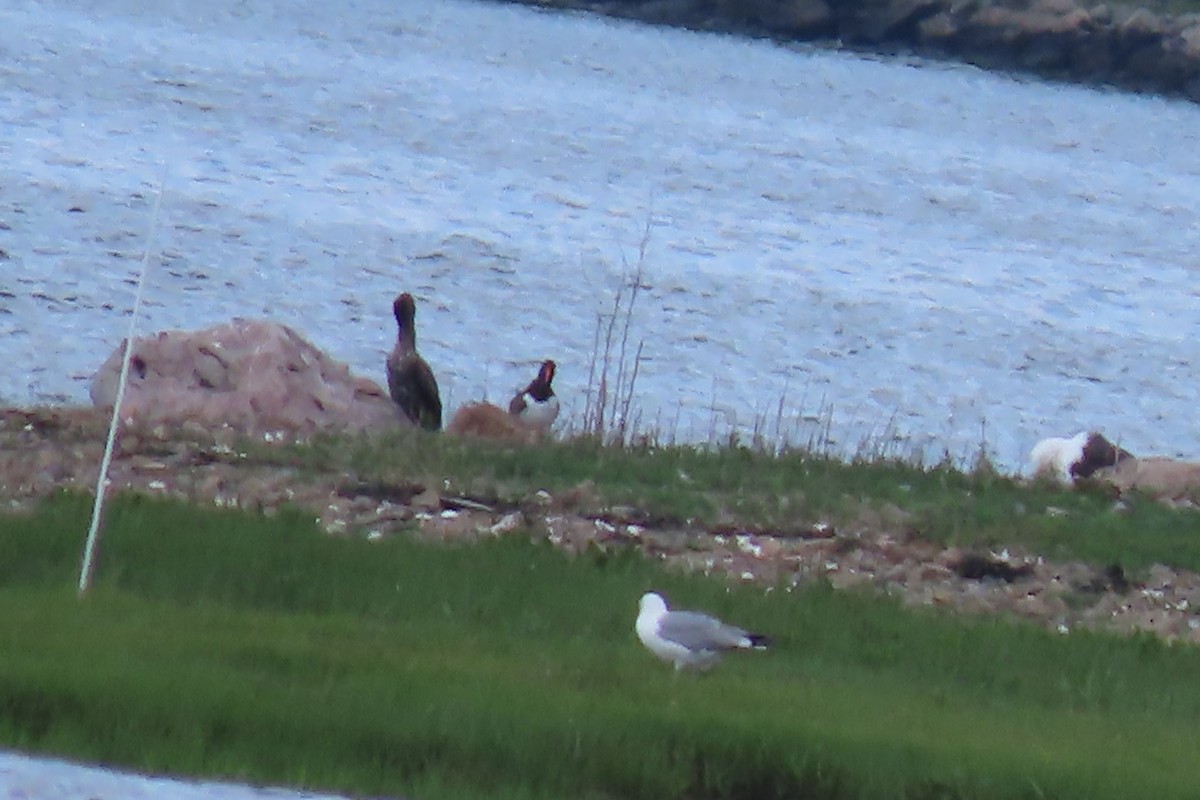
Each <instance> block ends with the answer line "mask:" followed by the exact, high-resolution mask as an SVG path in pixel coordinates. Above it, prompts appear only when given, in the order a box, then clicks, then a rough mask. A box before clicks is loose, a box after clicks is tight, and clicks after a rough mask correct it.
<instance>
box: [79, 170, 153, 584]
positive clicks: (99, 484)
mask: <svg viewBox="0 0 1200 800" xmlns="http://www.w3.org/2000/svg"><path fill="white" fill-rule="evenodd" d="M166 188H167V183H166V180H165V178H164V180H163V182H162V183H161V184H160V185H159V188H158V197H156V198H155V199H154V211H153V212H152V213H151V216H150V233H149V235H148V236H147V237H146V252H145V254H144V255H143V256H142V271H141V274H140V275H139V276H138V283H137V292H136V293H135V294H134V296H133V313H132V314H130V316H129V335H128V336H126V337H125V352H124V353H123V354H122V356H121V375H120V377H119V378H118V379H117V398H116V401H115V402H114V403H113V412H112V419H111V420H110V421H109V424H108V439H107V440H106V441H105V443H104V458H102V459H101V460H100V476H99V477H98V478H97V479H96V501H95V503H94V504H93V505H92V524H91V526H90V527H89V528H88V535H87V544H85V545H84V548H83V566H82V567H81V568H80V570H79V594H80V595H83V594H86V593H87V590H88V587H89V586H90V585H91V582H92V564H93V556H94V555H95V553H96V541H97V539H99V538H100V512H101V510H102V509H103V508H104V494H105V484H106V483H107V481H108V467H109V465H110V464H111V463H112V454H113V446H114V444H115V443H116V441H117V424H118V422H119V420H120V418H121V403H122V401H123V400H124V399H125V382H126V381H127V380H128V379H129V356H130V353H131V352H132V351H133V337H134V335H135V334H136V333H137V318H138V311H139V310H140V309H141V307H142V287H143V286H145V285H146V271H147V268H148V267H149V265H150V252H151V247H152V246H153V244H154V234H155V232H156V231H157V230H158V209H159V207H160V206H161V205H162V197H163V194H164V193H165V192H166Z"/></svg>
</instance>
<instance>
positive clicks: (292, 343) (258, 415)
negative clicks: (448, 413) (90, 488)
mask: <svg viewBox="0 0 1200 800" xmlns="http://www.w3.org/2000/svg"><path fill="white" fill-rule="evenodd" d="M124 349H125V343H124V342H122V343H121V344H120V345H118V346H117V348H116V350H114V351H113V353H112V355H110V356H109V357H108V360H106V361H105V362H104V364H103V365H102V366H101V367H100V369H99V370H98V371H97V372H96V374H95V375H94V376H93V377H92V386H91V396H92V403H93V404H94V405H95V406H96V407H98V408H103V409H111V408H112V407H113V405H114V403H115V401H116V396H117V382H118V380H119V377H120V372H121V357H122V355H123V354H124ZM121 416H122V418H123V419H124V420H126V421H132V422H136V423H148V424H158V423H184V422H188V421H192V422H198V423H200V424H202V425H204V426H205V427H215V426H222V425H227V426H229V427H232V428H234V429H237V430H240V431H244V432H246V433H251V434H253V433H263V432H266V431H289V432H295V433H311V432H314V431H318V430H334V429H345V430H367V429H370V430H386V429H394V428H402V427H409V423H408V421H407V420H406V419H405V418H404V416H403V415H402V414H401V413H400V411H399V409H398V407H397V406H396V404H395V403H393V402H392V401H391V399H390V398H389V397H388V396H387V394H386V393H385V392H384V391H383V389H381V388H380V387H379V385H378V384H376V383H375V382H374V381H371V380H368V379H366V378H361V377H355V376H353V375H351V374H350V369H349V367H347V366H346V365H345V364H344V363H342V362H340V361H336V360H334V359H333V358H331V357H329V356H328V355H327V354H326V353H324V352H322V351H321V350H319V349H317V348H316V347H314V346H313V345H312V344H310V343H309V342H308V341H307V340H305V339H304V338H303V337H302V336H300V335H299V334H298V333H296V332H295V331H294V330H292V329H291V328H289V327H287V326H286V325H280V324H278V323H274V322H268V321H265V320H246V319H240V318H236V319H234V320H232V321H230V322H227V323H224V324H221V325H215V326H213V327H211V328H205V329H204V330H199V331H178V330H176V331H164V332H162V333H158V334H151V335H148V336H144V337H140V338H139V339H137V341H136V342H135V343H134V347H133V352H132V353H131V354H130V365H129V382H128V385H127V386H126V388H125V398H124V402H123V403H122V406H121Z"/></svg>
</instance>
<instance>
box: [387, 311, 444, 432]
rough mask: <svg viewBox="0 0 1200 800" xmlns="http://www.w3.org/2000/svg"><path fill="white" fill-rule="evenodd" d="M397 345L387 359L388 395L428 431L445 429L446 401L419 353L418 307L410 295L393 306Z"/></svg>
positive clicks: (405, 413) (415, 422)
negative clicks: (443, 426) (444, 408)
mask: <svg viewBox="0 0 1200 800" xmlns="http://www.w3.org/2000/svg"><path fill="white" fill-rule="evenodd" d="M392 313H393V314H394V315H395V317H396V326H397V332H396V345H395V347H393V348H392V352H391V353H390V354H389V355H388V359H387V379H388V392H389V393H390V394H391V396H392V400H394V401H395V402H396V405H398V406H400V410H401V411H403V412H404V415H405V416H406V417H408V418H409V419H410V420H412V422H413V424H415V425H419V426H421V427H422V428H425V429H426V430H431V431H436V430H439V429H440V428H441V427H442V399H441V395H440V394H439V393H438V385H437V379H436V378H434V377H433V370H431V369H430V368H429V364H427V363H425V359H423V358H421V356H420V354H419V353H418V352H417V328H416V316H417V305H416V302H415V301H414V300H413V297H412V295H411V294H409V293H408V292H404V293H403V294H401V295H399V296H397V297H396V300H395V302H393V303H392Z"/></svg>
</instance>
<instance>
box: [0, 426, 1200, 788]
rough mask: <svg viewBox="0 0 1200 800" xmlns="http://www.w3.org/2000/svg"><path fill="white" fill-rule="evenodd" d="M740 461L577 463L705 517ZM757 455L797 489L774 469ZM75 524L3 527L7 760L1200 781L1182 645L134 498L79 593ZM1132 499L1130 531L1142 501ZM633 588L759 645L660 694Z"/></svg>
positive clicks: (613, 779) (510, 778) (328, 777)
mask: <svg viewBox="0 0 1200 800" xmlns="http://www.w3.org/2000/svg"><path fill="white" fill-rule="evenodd" d="M430 438H431V439H432V437H430ZM455 446H456V445H455ZM455 446H450V445H446V446H445V447H444V448H443V449H441V450H439V448H438V447H437V445H435V444H429V445H428V447H429V448H430V449H431V451H439V452H441V453H442V455H441V456H440V458H441V459H443V460H444V462H443V463H429V462H428V461H420V462H417V463H419V464H420V466H419V467H416V466H414V467H413V471H414V472H416V471H422V470H435V471H436V470H438V469H440V468H443V467H447V466H449V465H452V464H453V463H455V462H454V459H455V458H459V457H460V456H459V455H456V453H455V450H454V447H455ZM572 447H574V448H579V447H583V445H578V444H577V445H562V446H561V447H559V446H555V447H551V448H548V449H544V450H529V451H508V450H503V449H497V450H496V451H495V452H494V453H491V454H490V456H489V458H487V459H485V460H482V461H481V460H478V459H476V460H475V462H474V463H475V466H474V467H468V466H467V465H466V461H464V462H461V463H459V465H458V471H457V472H455V471H454V470H451V471H450V473H448V474H453V475H454V480H456V481H463V482H467V483H470V482H476V483H481V482H484V481H486V482H487V483H488V484H489V485H490V486H492V487H493V488H497V487H500V486H503V485H507V482H509V481H520V482H525V481H535V482H541V481H542V480H543V479H545V480H546V481H550V480H557V481H562V482H564V483H569V482H570V481H572V480H575V479H576V477H578V476H576V475H572V474H570V469H569V463H570V461H571V459H569V458H567V457H566V456H565V455H564V453H565V452H568V451H569V449H570V448H572ZM356 448H357V449H356ZM356 448H351V449H350V450H347V451H346V453H351V452H353V453H357V456H356V457H357V458H359V459H360V460H359V462H358V469H359V470H361V471H364V472H365V471H370V470H376V471H381V472H389V471H391V472H395V471H398V470H400V469H401V467H400V465H399V464H398V463H396V461H386V462H381V461H379V460H378V458H379V454H378V453H375V454H373V455H371V454H367V453H366V452H365V451H363V450H362V449H361V448H359V447H358V446H356ZM336 449H337V448H332V447H327V448H326V453H325V457H327V456H328V455H329V453H330V452H332V451H333V450H336ZM506 453H507V454H508V455H507V456H505V454H506ZM285 454H286V453H285V451H276V452H275V453H274V457H282V456H284V455H285ZM295 456H296V454H295V453H292V454H290V455H288V457H289V458H294V457H295ZM426 456H429V453H426ZM409 457H414V458H415V457H417V456H415V455H406V456H404V457H403V458H404V459H407V458H409ZM742 457H743V456H741V455H739V454H738V453H736V452H732V453H731V452H724V454H723V455H722V454H717V455H714V456H711V458H712V459H713V463H710V462H709V461H708V460H706V457H705V456H703V455H696V454H693V455H690V456H689V455H687V454H685V453H684V452H683V451H674V450H668V451H658V452H657V453H643V454H641V455H640V456H638V455H637V454H633V453H620V452H606V453H604V459H607V460H609V461H610V462H611V463H602V464H597V465H596V469H595V470H593V472H597V471H598V473H599V474H598V475H594V477H596V478H597V480H598V481H601V482H602V484H603V485H605V486H606V491H612V492H614V493H616V494H623V495H628V496H629V497H630V498H631V499H632V498H634V497H637V498H640V499H642V500H646V501H649V502H655V501H654V499H653V493H654V492H655V491H659V489H658V488H655V487H651V486H649V485H648V484H649V483H650V482H651V481H652V480H653V479H658V480H667V477H666V476H668V475H669V474H672V473H678V472H679V471H683V472H686V473H687V475H688V477H687V481H683V479H682V478H680V479H679V483H675V484H673V485H676V486H679V485H684V486H692V485H706V484H707V486H708V491H707V492H704V493H702V494H704V496H705V497H707V499H708V501H710V502H711V503H712V506H711V510H710V511H709V512H708V513H718V512H719V510H720V509H721V508H722V507H723V506H724V505H725V504H726V503H728V502H731V499H732V498H735V497H737V496H739V493H740V492H739V488H738V487H742V489H741V491H742V492H745V491H747V489H746V487H747V483H746V481H747V479H748V473H749V474H754V473H755V470H756V469H757V467H756V466H755V464H756V461H755V459H756V458H758V456H745V462H744V463H740V462H739V459H741V458H742ZM397 458H400V457H399V456H397ZM506 459H507V460H506ZM724 459H728V461H723V460H724ZM639 460H641V461H642V462H644V463H643V465H642V466H641V467H636V466H635V465H636V464H637V463H640V462H639ZM485 462H486V463H487V464H489V467H488V468H487V469H486V470H483V471H482V472H481V469H482V468H481V467H480V466H479V464H480V463H485ZM721 463H724V466H720V464H721ZM809 468H810V469H812V470H814V471H815V473H814V474H816V475H818V476H819V475H826V476H832V475H834V474H837V471H838V470H841V469H845V470H848V471H849V472H847V473H846V474H847V475H849V474H851V473H854V472H856V471H857V473H858V475H859V478H858V480H860V481H861V482H862V483H861V486H856V484H854V483H853V482H852V481H850V480H849V479H848V478H843V479H842V489H841V491H837V492H835V491H833V490H829V491H828V493H827V494H822V493H820V492H817V491H814V490H813V489H811V488H809V490H808V491H809V492H810V496H812V497H825V496H827V497H829V498H835V497H837V498H840V497H845V496H850V497H852V498H855V499H856V501H857V502H862V501H863V499H864V498H868V499H869V498H873V497H876V493H879V492H884V489H885V487H886V486H887V485H889V484H891V483H895V476H896V474H897V473H896V472H894V471H893V472H890V473H886V470H896V469H899V467H895V466H892V467H887V466H878V467H867V466H864V467H858V468H854V467H845V466H842V467H838V466H836V465H834V464H832V463H818V464H817V465H816V466H814V465H811V464H810V465H809ZM638 469H640V470H643V471H644V472H640V473H638V472H636V470H638ZM780 469H782V470H786V471H788V474H790V475H792V476H793V477H795V476H796V474H797V471H799V474H804V473H803V466H802V462H801V461H799V460H797V461H796V462H795V463H788V462H786V461H785V462H784V463H782V464H781V465H780ZM631 470H635V474H630V471H631ZM706 470H711V471H712V474H710V473H709V472H707V471H706ZM875 470H884V471H885V474H890V475H891V476H892V478H891V480H885V479H884V478H883V477H880V476H875V475H874V474H873V472H874V471H875ZM609 476H611V477H613V482H612V485H611V486H608V484H607V479H608V477H609ZM827 480H830V481H832V480H833V478H832V477H829V478H827ZM977 480H984V481H985V483H984V484H982V485H986V486H988V487H991V488H990V489H988V490H984V489H982V488H981V486H982V485H981V484H977V483H971V481H977ZM955 481H966V482H967V483H966V484H964V485H955ZM996 481H998V483H993V482H996ZM907 482H908V483H909V484H910V487H911V488H909V489H907V490H904V497H915V498H922V497H926V496H927V495H929V496H933V497H940V496H942V495H957V496H958V497H959V498H960V499H959V501H958V502H959V504H960V505H961V506H962V507H963V512H962V517H961V519H960V521H959V522H956V523H954V524H948V525H946V526H945V527H944V528H942V530H943V531H944V534H945V535H948V536H964V535H967V534H966V533H965V531H966V527H965V525H966V523H964V522H962V520H971V521H975V520H981V521H984V522H986V521H987V520H988V519H989V517H988V515H987V514H985V513H984V512H983V511H982V510H980V509H976V508H975V505H974V504H975V503H976V502H982V500H979V498H980V497H981V496H984V495H988V493H989V491H992V490H995V491H997V492H998V493H999V494H998V497H1000V498H1004V499H1003V500H996V501H995V502H997V503H1001V504H1005V503H1011V502H1014V500H1013V499H1012V497H1010V496H1009V495H1010V494H1012V495H1014V496H1015V497H1017V498H1018V500H1019V502H1022V503H1025V504H1026V505H1027V506H1030V507H1032V506H1034V505H1035V504H1036V503H1039V502H1043V501H1042V500H1040V499H1036V498H1041V497H1042V495H1041V494H1040V492H1043V491H1049V490H1044V489H1036V490H1032V491H1031V492H1030V493H1029V494H1021V493H1020V491H1019V490H1018V488H1017V487H1016V486H1015V485H1012V486H1010V485H1009V484H1008V483H1006V482H1004V481H1001V480H1000V479H996V478H992V477H988V478H986V479H984V478H980V477H975V478H972V477H970V476H952V475H951V474H949V473H946V474H938V473H936V472H935V473H926V472H922V471H919V470H913V471H912V472H911V474H908V479H907ZM813 483H819V481H817V480H815V479H812V478H811V477H810V478H809V480H808V481H807V482H806V483H804V484H802V485H805V486H810V485H811V484H813ZM784 484H786V482H784ZM784 484H773V485H784ZM696 491H699V490H696ZM767 491H768V489H767V488H766V487H764V488H762V489H761V490H759V492H758V493H754V492H751V493H750V494H756V495H761V496H763V497H765V496H766V495H767ZM793 491H794V489H793ZM971 498H975V499H971ZM901 499H903V498H901ZM1051 499H1053V500H1054V501H1055V502H1058V501H1062V500H1066V499H1071V498H1064V497H1061V496H1060V495H1057V494H1055V495H1053V497H1052V498H1051ZM1075 501H1076V502H1078V503H1081V504H1084V505H1082V506H1080V508H1083V509H1086V503H1089V502H1093V501H1092V500H1089V499H1088V498H1086V497H1084V498H1075ZM660 502H662V503H664V504H665V503H678V502H681V501H680V500H679V498H677V497H673V496H667V495H664V496H663V499H662V500H661V501H660ZM829 502H831V503H832V502H833V499H830V500H829ZM913 502H931V501H929V500H921V501H913ZM936 502H937V503H945V502H946V500H945V499H942V500H939V501H936ZM1047 502H1049V500H1047ZM1094 502H1099V501H1094ZM1105 502H1107V501H1105ZM87 511H88V503H87V500H86V499H85V498H80V497H75V496H61V497H57V498H54V499H53V500H51V501H49V502H48V503H47V504H45V505H43V506H42V507H41V508H40V509H39V510H38V511H37V512H36V513H35V514H33V515H27V516H21V517H12V516H9V517H0V603H2V604H3V607H4V608H5V609H6V612H5V614H4V615H3V617H2V618H0V642H2V643H3V645H2V646H3V651H4V658H3V659H0V741H3V742H4V743H5V744H7V745H10V746H15V747H19V748H25V749H29V750H36V751H45V752H53V753H59V754H64V755H69V756H74V757H79V758H83V759H89V760H100V761H105V762H110V763H117V764H123V765H127V766H132V767H136V768H140V769H146V770H154V771H165V772H171V773H177V774H180V773H181V774H205V775H221V776H227V777H235V778H242V779H246V780H251V781H261V782H269V783H286V784H290V785H296V786H307V787H313V788H323V789H331V790H337V791H342V792H347V793H353V794H359V795H364V794H365V795H378V794H386V795H401V794H405V795H409V796H413V797H417V798H421V799H422V800H425V799H426V798H441V797H446V798H450V797H454V798H463V797H467V798H469V797H489V798H495V797H513V798H543V797H544V798H550V797H563V796H571V797H594V798H602V797H628V798H642V797H645V798H664V797H688V798H709V797H712V798H756V800H757V799H759V798H775V797H778V798H785V797H808V798H831V799H832V798H864V799H866V798H979V799H980V800H984V799H990V798H1032V797H1057V798H1089V799H1090V800H1103V799H1104V798H1129V797H1142V796H1146V797H1156V798H1172V797H1180V798H1182V797H1192V796H1194V793H1195V791H1194V790H1195V786H1197V785H1200V765H1198V763H1197V762H1196V760H1195V758H1194V748H1193V747H1192V746H1191V744H1190V742H1191V734H1192V732H1193V731H1194V729H1195V727H1196V725H1197V723H1198V722H1200V684H1197V683H1196V682H1195V681H1194V680H1193V677H1194V675H1195V674H1196V672H1197V668H1200V652H1197V651H1196V650H1195V649H1194V648H1189V647H1169V646H1166V645H1164V644H1162V643H1161V642H1160V641H1158V640H1156V639H1152V638H1149V637H1135V638H1132V639H1126V638H1116V637H1109V636H1102V635H1090V634H1072V635H1071V636H1069V637H1060V636H1057V635H1055V634H1052V633H1046V632H1044V631H1041V630H1039V629H1036V628H1034V627H1032V626H1026V625H1022V624H1015V623H1010V622H1002V621H995V620H983V619H970V620H963V619H957V618H954V617H951V616H949V615H946V614H940V613H936V612H911V611H904V610H901V609H900V608H898V607H897V606H895V605H894V604H892V603H890V602H888V601H886V600H883V599H879V598H874V597H869V596H866V595H860V594H854V593H844V592H834V591H831V590H829V589H828V588H827V587H824V586H821V585H813V586H811V587H810V588H807V589H805V590H798V591H795V592H784V591H779V590H776V591H766V590H764V589H763V588H761V587H759V588H751V587H738V588H729V587H727V586H726V585H725V584H723V583H720V582H717V581H712V580H708V579H704V578H700V577H692V576H685V575H682V574H677V573H667V572H663V571H661V569H660V568H659V567H658V566H656V565H655V564H654V563H652V562H650V561H647V560H645V559H643V558H641V557H640V556H638V555H635V554H626V555H617V556H614V555H609V554H602V553H599V552H596V553H589V554H584V555H582V556H578V557H575V558H568V557H566V556H565V555H563V554H562V553H560V552H558V551H555V550H553V549H551V548H550V547H548V546H546V545H541V544H531V543H530V542H529V541H528V539H527V537H525V536H522V535H520V533H519V532H518V533H516V534H513V535H510V536H508V537H504V538H500V539H496V540H492V541H487V542H483V543H480V544H477V545H472V546H466V545H447V544H428V543H420V542H417V541H415V540H412V539H410V538H408V537H404V536H400V537H395V538H392V539H389V540H385V541H380V542H369V541H366V540H365V539H363V538H359V537H343V538H332V537H329V536H327V535H324V534H322V533H320V532H319V531H318V530H317V529H316V528H315V526H314V524H313V521H312V518H311V515H309V514H301V513H291V512H285V513H282V514H278V515H276V516H273V517H269V518H267V517H260V516H256V515H252V514H247V513H244V512H233V511H217V510H202V509H198V508H195V507H190V506H186V505H182V504H177V503H173V502H168V501H163V500H154V499H147V498H144V497H124V498H121V499H120V500H119V501H118V502H117V503H115V504H114V505H113V506H111V507H110V509H109V511H108V512H107V528H106V533H105V538H104V540H103V543H102V545H101V550H100V559H99V569H98V572H97V585H96V588H95V590H94V592H93V593H92V594H90V595H89V596H88V597H86V598H84V599H82V600H81V599H78V598H77V597H76V596H75V592H74V580H75V577H76V574H77V569H78V558H79V550H80V546H81V542H82V535H83V531H84V529H85V522H86V518H87ZM762 513H775V512H774V511H773V510H769V511H765V512H762ZM1081 513H1082V512H1081ZM1131 513H1133V514H1134V515H1137V514H1147V515H1151V516H1147V517H1146V519H1152V518H1153V517H1152V510H1151V509H1149V508H1142V507H1141V506H1140V505H1138V506H1136V507H1135V508H1134V510H1133V512H1131ZM1031 516H1032V515H1031ZM1110 516H1111V515H1110ZM1174 516H1175V518H1176V519H1177V520H1178V519H1182V518H1184V517H1186V516H1187V515H1183V514H1178V513H1175V514H1174ZM1118 518H1119V519H1122V520H1129V519H1130V518H1131V517H1129V516H1123V517H1118ZM1053 519H1060V517H1053ZM1137 524H1141V523H1140V522H1138V523H1137ZM1165 527H1166V526H1164V529H1165ZM999 530H1002V529H1001V528H994V529H993V532H992V534H989V535H998V533H997V532H998V531H999ZM1126 533H1128V531H1126ZM1113 535H1114V536H1115V534H1113ZM1164 535H1166V533H1165V532H1164ZM1110 546H1113V547H1115V546H1116V542H1115V540H1114V541H1113V542H1112V543H1110ZM1193 549H1194V548H1193ZM1189 557H1190V556H1189ZM649 588H656V589H659V590H661V591H663V592H665V593H666V594H667V596H668V597H669V598H670V599H671V600H673V601H675V602H676V603H678V604H681V605H686V606H697V607H702V608H705V609H709V610H711V611H713V612H716V613H718V614H720V615H722V616H724V617H726V618H728V619H730V620H732V621H736V622H743V623H745V624H747V625H750V626H753V627H755V628H759V629H762V630H763V631H764V632H767V633H770V634H773V635H774V636H775V637H776V638H777V640H778V645H777V647H775V648H774V649H773V650H772V651H769V652H767V653H748V654H737V656H731V657H730V658H729V659H727V661H726V663H724V664H722V665H721V666H720V667H719V668H718V669H717V670H715V671H714V672H712V673H710V674H707V675H703V676H695V675H683V676H679V677H676V676H673V675H672V674H671V670H670V668H669V667H667V666H666V665H664V664H661V663H659V662H657V661H655V660H654V659H653V658H652V657H651V656H650V655H649V654H648V653H646V652H645V651H643V650H642V649H641V647H640V645H638V643H637V642H636V640H635V639H634V637H633V633H632V624H633V618H634V614H635V612H636V602H637V598H638V597H639V596H640V594H641V593H642V592H643V591H645V590H646V589H649Z"/></svg>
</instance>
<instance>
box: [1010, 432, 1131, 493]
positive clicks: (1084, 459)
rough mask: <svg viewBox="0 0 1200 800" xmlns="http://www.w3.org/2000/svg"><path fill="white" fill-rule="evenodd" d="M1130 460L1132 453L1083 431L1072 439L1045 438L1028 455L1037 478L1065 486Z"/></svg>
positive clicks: (1100, 436) (1101, 436) (1099, 435)
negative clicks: (1048, 479)
mask: <svg viewBox="0 0 1200 800" xmlns="http://www.w3.org/2000/svg"><path fill="white" fill-rule="evenodd" d="M1130 459H1133V454H1132V453H1130V452H1129V451H1128V450H1126V449H1124V448H1122V447H1118V446H1117V445H1115V444H1113V443H1112V442H1110V441H1109V440H1108V439H1106V438H1104V436H1103V435H1102V434H1100V433H1097V432H1095V431H1092V432H1088V431H1083V432H1081V433H1078V434H1076V435H1075V436H1072V437H1071V438H1070V439H1064V438H1061V437H1055V436H1052V437H1050V438H1048V439H1042V440H1041V441H1040V442H1038V443H1037V444H1036V445H1034V447H1033V450H1031V451H1030V453H1029V463H1030V467H1031V468H1032V471H1033V474H1034V475H1035V476H1038V475H1040V476H1049V477H1053V478H1055V479H1057V480H1059V481H1060V482H1062V483H1066V484H1070V483H1074V482H1075V481H1077V480H1081V479H1083V478H1090V477H1092V476H1093V475H1095V473H1096V472H1097V471H1098V470H1101V469H1104V468H1106V467H1113V466H1116V465H1118V464H1120V463H1121V462H1123V461H1127V460H1130Z"/></svg>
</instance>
